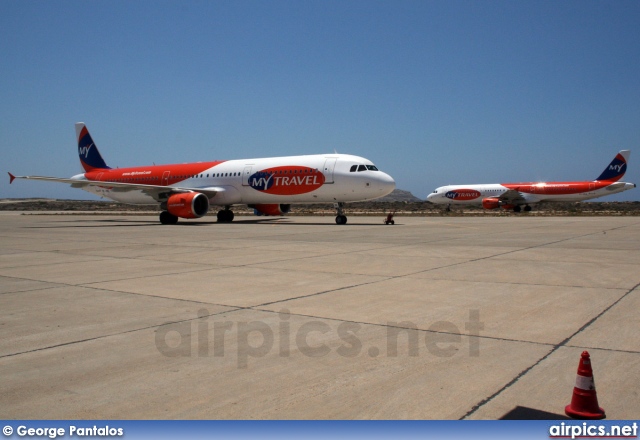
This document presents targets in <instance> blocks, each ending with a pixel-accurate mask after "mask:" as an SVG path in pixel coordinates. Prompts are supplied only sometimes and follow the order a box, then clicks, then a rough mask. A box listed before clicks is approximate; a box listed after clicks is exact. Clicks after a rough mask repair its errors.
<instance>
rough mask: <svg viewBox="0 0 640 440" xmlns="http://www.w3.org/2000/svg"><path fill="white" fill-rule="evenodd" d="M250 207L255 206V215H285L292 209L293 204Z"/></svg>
mask: <svg viewBox="0 0 640 440" xmlns="http://www.w3.org/2000/svg"><path fill="white" fill-rule="evenodd" d="M249 207H250V208H253V213H254V214H255V215H284V214H286V213H288V212H289V211H290V210H291V205H288V204H287V205H285V204H280V205H271V204H269V205H266V204H261V205H249Z"/></svg>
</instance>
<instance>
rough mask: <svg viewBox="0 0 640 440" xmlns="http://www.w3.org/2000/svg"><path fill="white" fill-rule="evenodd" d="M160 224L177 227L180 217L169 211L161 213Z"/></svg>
mask: <svg viewBox="0 0 640 440" xmlns="http://www.w3.org/2000/svg"><path fill="white" fill-rule="evenodd" d="M160 223H162V224H163V225H175V224H176V223H178V217H176V216H175V215H173V214H171V213H170V212H169V211H162V212H161V213H160Z"/></svg>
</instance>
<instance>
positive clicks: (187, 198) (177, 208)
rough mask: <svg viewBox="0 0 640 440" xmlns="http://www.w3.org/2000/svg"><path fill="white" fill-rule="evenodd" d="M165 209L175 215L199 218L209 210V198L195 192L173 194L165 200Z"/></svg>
mask: <svg viewBox="0 0 640 440" xmlns="http://www.w3.org/2000/svg"><path fill="white" fill-rule="evenodd" d="M167 211H169V212H170V213H171V214H173V215H175V216H176V217H181V218H200V217H202V216H203V215H205V214H206V213H207V211H209V199H208V198H207V196H205V195H204V194H202V193H197V192H190V193H182V194H173V195H172V196H170V197H169V199H168V200H167Z"/></svg>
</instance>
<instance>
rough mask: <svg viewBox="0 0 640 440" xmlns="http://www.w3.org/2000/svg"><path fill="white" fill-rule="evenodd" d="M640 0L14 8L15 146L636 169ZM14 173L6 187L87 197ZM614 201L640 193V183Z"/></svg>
mask: <svg viewBox="0 0 640 440" xmlns="http://www.w3.org/2000/svg"><path fill="white" fill-rule="evenodd" d="M638 29H640V2H637V1H635V0H634V1H588V0H587V1H511V0H509V1H490V0H488V1H480V0H477V1H457V0H453V1H427V0H419V1H403V0H393V1H376V0H365V1H348V0H342V1H332V0H322V1H315V0H304V1H303V0H297V1H280V0H272V1H244V0H230V1H214V0H209V1H189V0H186V1H161V0H154V1H146V0H137V1H120V0H109V1H90V2H87V1H64V0H60V1H29V0H26V1H24V0H21V1H14V0H4V1H2V2H0V56H1V62H0V75H1V79H2V81H0V152H1V154H2V161H1V163H2V168H4V171H5V172H6V171H11V172H12V173H14V174H20V175H29V174H34V175H47V176H60V177H66V176H71V175H73V174H77V173H79V172H80V170H81V168H80V165H79V162H78V159H77V154H76V146H75V132H74V128H73V124H74V123H75V122H78V121H83V122H85V123H86V124H87V126H88V127H89V130H90V131H91V133H92V135H93V138H94V140H95V141H96V143H97V145H98V146H99V148H100V150H101V152H102V154H103V156H104V157H105V159H106V161H107V163H108V164H109V165H110V166H112V167H115V166H121V167H122V166H134V165H146V164H150V163H152V162H155V163H158V164H160V163H176V162H178V163H180V162H188V161H198V160H200V161H206V160H217V159H241V158H249V157H268V156H281V155H294V154H315V153H324V152H333V150H334V149H335V150H337V151H338V152H340V153H350V154H356V155H360V156H364V157H367V158H369V159H371V160H372V161H373V162H374V163H375V164H376V165H377V166H378V167H379V168H381V169H382V170H384V171H386V172H388V173H389V174H391V175H392V176H393V177H394V178H395V179H396V182H397V186H398V188H400V189H405V190H409V191H411V192H413V193H414V194H415V195H416V196H418V197H421V198H424V197H426V196H427V194H428V193H430V192H431V191H432V190H433V189H434V188H435V187H437V186H440V185H445V184H449V183H460V184H464V183H493V182H511V181H533V180H536V181H538V180H542V181H544V180H547V181H551V180H590V179H594V178H596V177H597V176H598V175H599V174H600V172H601V171H602V170H603V169H604V167H605V166H606V165H607V164H608V163H609V161H610V160H611V159H612V158H613V156H614V155H615V153H616V152H617V151H618V150H620V149H631V150H632V154H631V161H630V162H631V163H630V167H629V171H628V172H627V174H626V176H625V177H624V180H625V181H628V182H634V183H640V171H639V170H640V164H639V163H640V149H638V148H637V147H638V146H639V144H640V38H639V37H638V35H639V34H638ZM8 180H9V179H8V176H7V177H6V180H2V181H1V183H0V198H5V197H58V198H75V199H77V198H91V195H89V194H88V193H85V192H83V191H79V190H73V189H71V188H69V187H68V186H66V185H63V184H53V183H51V184H47V183H39V182H25V181H19V182H14V184H13V185H11V186H9V184H8ZM601 200H640V190H638V189H636V190H632V191H627V192H625V193H623V194H620V195H617V196H613V197H608V198H606V199H601Z"/></svg>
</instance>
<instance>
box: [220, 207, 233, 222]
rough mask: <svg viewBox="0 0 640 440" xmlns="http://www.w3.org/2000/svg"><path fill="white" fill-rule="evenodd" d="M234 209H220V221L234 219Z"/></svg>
mask: <svg viewBox="0 0 640 440" xmlns="http://www.w3.org/2000/svg"><path fill="white" fill-rule="evenodd" d="M233 217H234V215H233V211H230V210H228V209H221V210H220V211H218V223H230V222H232V221H233Z"/></svg>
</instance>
